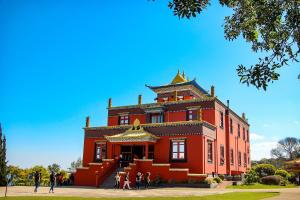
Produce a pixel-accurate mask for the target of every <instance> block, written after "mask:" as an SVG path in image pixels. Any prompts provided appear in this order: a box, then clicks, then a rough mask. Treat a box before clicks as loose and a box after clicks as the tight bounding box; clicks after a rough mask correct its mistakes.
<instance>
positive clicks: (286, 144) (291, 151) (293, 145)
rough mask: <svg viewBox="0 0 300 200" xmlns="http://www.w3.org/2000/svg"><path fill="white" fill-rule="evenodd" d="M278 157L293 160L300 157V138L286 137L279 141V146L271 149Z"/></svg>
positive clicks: (273, 154)
mask: <svg viewBox="0 0 300 200" xmlns="http://www.w3.org/2000/svg"><path fill="white" fill-rule="evenodd" d="M271 155H272V156H273V157H275V158H276V159H286V160H293V159H296V158H299V157H300V139H297V138H294V137H286V138H284V139H282V140H279V141H278V144H277V147H276V148H274V149H272V150H271Z"/></svg>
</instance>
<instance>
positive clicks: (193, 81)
mask: <svg viewBox="0 0 300 200" xmlns="http://www.w3.org/2000/svg"><path fill="white" fill-rule="evenodd" d="M183 85H193V86H195V87H196V88H197V89H198V90H200V91H201V92H202V93H203V94H206V95H208V92H207V91H206V90H205V89H203V88H202V87H201V86H200V85H199V84H198V83H197V82H196V79H194V80H192V81H187V82H181V83H176V84H169V85H162V86H149V85H146V86H147V87H148V88H150V89H151V90H155V89H160V88H168V87H177V86H183Z"/></svg>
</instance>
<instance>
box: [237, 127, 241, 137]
mask: <svg viewBox="0 0 300 200" xmlns="http://www.w3.org/2000/svg"><path fill="white" fill-rule="evenodd" d="M238 137H239V138H240V137H241V126H240V124H238Z"/></svg>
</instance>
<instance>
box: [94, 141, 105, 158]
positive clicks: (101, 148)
mask: <svg viewBox="0 0 300 200" xmlns="http://www.w3.org/2000/svg"><path fill="white" fill-rule="evenodd" d="M105 156H106V145H105V144H104V143H96V144H95V158H94V159H95V161H100V160H102V159H105Z"/></svg>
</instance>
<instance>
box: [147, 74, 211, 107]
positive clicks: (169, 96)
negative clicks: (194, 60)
mask: <svg viewBox="0 0 300 200" xmlns="http://www.w3.org/2000/svg"><path fill="white" fill-rule="evenodd" d="M146 86H147V87H148V88H150V89H151V90H152V91H154V92H155V93H156V94H157V98H156V100H157V102H167V101H178V100H187V99H195V98H201V97H207V96H209V94H208V92H207V91H206V90H204V89H203V88H202V87H201V86H200V85H198V83H197V82H196V79H193V80H192V81H190V80H189V79H186V78H185V74H184V72H183V73H182V74H180V71H179V70H178V72H177V74H176V76H175V77H174V78H173V80H172V82H171V83H170V84H167V85H161V86H148V85H146Z"/></svg>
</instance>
